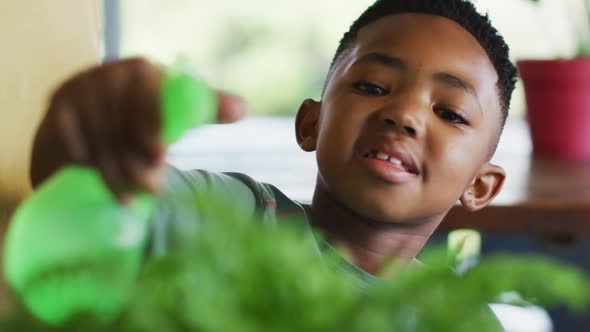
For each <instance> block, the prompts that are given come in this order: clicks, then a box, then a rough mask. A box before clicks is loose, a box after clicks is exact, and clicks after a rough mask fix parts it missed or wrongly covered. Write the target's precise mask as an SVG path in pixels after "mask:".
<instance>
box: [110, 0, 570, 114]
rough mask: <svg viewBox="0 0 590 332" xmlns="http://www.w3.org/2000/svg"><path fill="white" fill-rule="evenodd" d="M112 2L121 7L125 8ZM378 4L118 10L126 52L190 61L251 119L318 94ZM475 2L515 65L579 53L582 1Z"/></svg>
mask: <svg viewBox="0 0 590 332" xmlns="http://www.w3.org/2000/svg"><path fill="white" fill-rule="evenodd" d="M109 1H110V2H112V3H113V6H114V7H116V4H117V3H118V1H112V0H107V2H109ZM371 3H373V0H354V1H353V0H347V1H342V0H321V1H316V0H299V1H287V0H283V1H269V0H250V1H247V2H235V1H204V0H177V1H173V2H172V1H165V0H125V1H121V2H120V5H121V7H120V8H118V10H120V35H119V37H120V44H119V45H120V52H119V54H120V55H121V56H130V55H144V56H148V57H150V58H152V59H155V60H158V61H162V62H164V63H172V62H174V61H175V60H176V59H177V58H178V57H185V58H188V59H189V60H190V61H191V62H192V63H193V64H194V65H195V66H196V67H197V68H198V69H197V70H198V71H199V73H201V74H202V75H203V76H204V77H205V78H206V79H207V80H208V81H209V82H211V83H212V85H214V86H217V87H221V88H224V89H227V90H230V91H233V92H236V93H238V94H240V95H242V96H244V97H245V98H246V99H247V100H248V102H249V104H250V106H251V111H252V112H251V114H252V115H261V116H268V115H271V116H275V115H280V116H292V115H294V114H295V112H296V110H297V107H298V106H299V103H300V101H301V100H303V99H304V98H308V97H312V98H318V97H319V94H320V91H321V87H322V83H323V80H324V77H325V74H326V72H327V70H328V66H329V64H330V61H331V59H332V56H333V54H334V51H335V50H336V46H337V44H338V41H339V40H340V38H341V36H342V34H343V33H344V32H345V31H346V30H347V29H348V27H349V26H350V24H351V23H352V22H353V21H354V20H355V19H356V17H358V16H359V15H360V13H362V11H363V10H364V9H365V8H367V7H368V6H369V5H370V4H371ZM475 3H476V5H477V7H478V9H479V10H480V12H482V13H488V14H489V16H490V18H491V20H492V23H493V24H494V25H495V26H496V27H497V28H498V30H499V31H500V33H501V34H502V35H503V36H504V37H505V38H506V40H507V42H508V44H509V45H510V47H511V51H512V52H511V55H512V57H513V58H514V59H515V60H516V59H522V58H548V57H570V56H572V55H573V54H575V52H576V46H577V45H576V42H577V40H576V38H575V37H576V35H575V33H573V30H575V29H579V26H577V25H576V24H575V23H573V22H572V21H574V18H573V17H572V16H575V13H580V11H579V10H576V7H577V6H579V1H575V0H574V1H571V0H544V1H542V2H541V3H539V4H535V3H533V2H532V1H529V0H478V1H475ZM106 14H107V15H108V14H109V12H107V13H106ZM111 15H112V12H111ZM114 37H116V36H114ZM109 42H116V40H110V41H109ZM523 103H524V102H523V93H522V87H521V86H519V89H518V90H517V92H516V93H515V96H514V101H513V105H514V106H513V108H512V117H513V118H518V117H521V116H522V114H523V107H524V106H523Z"/></svg>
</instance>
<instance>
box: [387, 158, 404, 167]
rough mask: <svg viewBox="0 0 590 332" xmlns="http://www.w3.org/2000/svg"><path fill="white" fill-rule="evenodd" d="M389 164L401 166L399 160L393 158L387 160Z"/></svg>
mask: <svg viewBox="0 0 590 332" xmlns="http://www.w3.org/2000/svg"><path fill="white" fill-rule="evenodd" d="M389 162H390V163H392V164H394V165H397V166H401V165H402V161H401V160H399V159H397V158H393V157H391V158H389Z"/></svg>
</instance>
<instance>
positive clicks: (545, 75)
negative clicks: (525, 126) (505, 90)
mask: <svg viewBox="0 0 590 332" xmlns="http://www.w3.org/2000/svg"><path fill="white" fill-rule="evenodd" d="M517 66H518V69H519V71H520V76H521V77H522V80H523V82H524V89H525V95H526V104H527V118H528V122H529V126H530V130H531V139H532V143H533V150H534V153H535V154H537V155H541V156H546V157H550V158H557V159H575V160H590V59H584V58H579V59H572V60H525V61H518V63H517Z"/></svg>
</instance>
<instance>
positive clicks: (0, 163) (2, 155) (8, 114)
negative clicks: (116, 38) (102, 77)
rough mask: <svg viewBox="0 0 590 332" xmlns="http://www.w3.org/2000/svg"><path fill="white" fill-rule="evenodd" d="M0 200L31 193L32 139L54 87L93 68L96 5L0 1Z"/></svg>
mask: <svg viewBox="0 0 590 332" xmlns="http://www.w3.org/2000/svg"><path fill="white" fill-rule="evenodd" d="M0 13H2V19H1V20H0V42H1V43H2V46H1V47H0V50H1V51H0V199H6V200H11V199H14V198H17V199H18V198H21V197H23V195H25V194H26V193H27V192H28V191H29V184H28V176H27V173H28V162H29V150H30V146H31V143H32V137H33V133H34V130H35V129H36V126H37V125H38V121H39V119H40V115H41V114H42V113H43V111H44V108H45V104H46V100H47V95H48V93H49V92H50V91H51V89H53V88H54V87H55V85H56V83H57V82H59V81H61V80H63V79H64V77H67V76H68V75H71V73H72V72H73V71H75V70H79V69H80V68H81V67H83V66H87V65H89V64H93V63H97V62H98V58H99V45H100V31H99V30H100V13H99V6H98V1H97V0H58V1H56V0H2V1H0Z"/></svg>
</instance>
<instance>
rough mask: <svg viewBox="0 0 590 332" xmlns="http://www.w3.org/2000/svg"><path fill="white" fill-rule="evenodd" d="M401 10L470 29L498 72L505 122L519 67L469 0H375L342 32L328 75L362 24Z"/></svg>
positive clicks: (485, 17) (502, 122) (505, 46)
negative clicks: (439, 17)
mask: <svg viewBox="0 0 590 332" xmlns="http://www.w3.org/2000/svg"><path fill="white" fill-rule="evenodd" d="M402 13H419V14H430V15H435V16H441V17H445V18H448V19H450V20H452V21H455V22H456V23H457V24H459V25H460V26H461V27H463V29H465V30H466V31H467V32H469V33H470V34H471V35H473V37H475V39H476V40H477V41H478V42H479V44H480V45H481V46H482V48H483V49H484V50H485V51H486V53H487V55H488V57H489V58H490V60H491V62H492V64H493V65H494V68H495V69H496V72H497V74H498V84H497V85H498V92H499V98H500V105H501V107H502V114H501V119H500V121H501V122H500V131H501V130H502V128H503V127H504V124H505V123H506V118H507V117H508V110H509V108H510V98H511V97H512V91H513V90H514V85H515V83H516V76H517V74H518V71H517V69H516V67H515V66H514V64H513V63H512V62H511V61H510V58H509V54H508V53H509V48H508V45H507V44H506V42H505V41H504V38H503V37H502V36H501V35H500V34H499V33H498V31H497V30H496V29H495V28H494V27H493V26H492V24H491V22H490V19H489V18H488V16H487V15H481V14H479V13H478V12H477V9H475V6H474V5H473V4H472V3H471V2H470V1H468V0H377V1H376V2H375V3H374V4H373V5H371V7H369V8H368V9H367V10H366V11H365V12H364V13H363V14H362V15H361V16H360V17H359V18H358V19H357V20H356V21H355V22H354V23H353V24H352V26H351V27H350V29H349V30H348V31H347V32H346V33H345V34H344V36H343V37H342V39H341V40H340V44H339V45H338V49H337V50H336V54H335V55H334V58H333V60H332V64H331V65H330V71H329V74H328V77H330V76H331V74H332V71H333V70H334V67H336V65H337V64H338V63H339V62H340V60H341V59H342V57H343V55H344V54H346V52H347V50H349V49H350V48H351V47H352V45H353V44H354V42H355V41H356V38H357V34H358V32H359V30H361V28H363V27H364V26H366V25H368V24H369V23H372V22H374V21H377V20H378V19H380V18H382V17H385V16H389V15H394V14H402Z"/></svg>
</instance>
